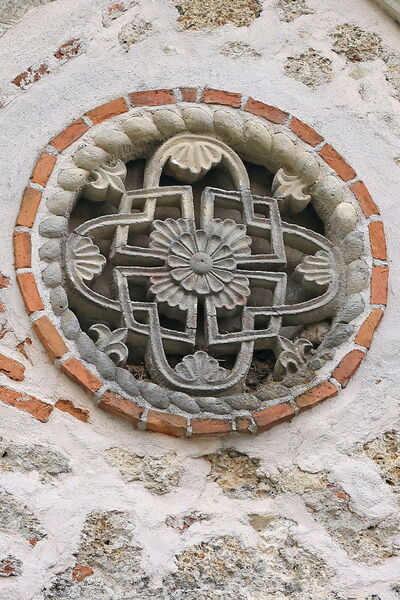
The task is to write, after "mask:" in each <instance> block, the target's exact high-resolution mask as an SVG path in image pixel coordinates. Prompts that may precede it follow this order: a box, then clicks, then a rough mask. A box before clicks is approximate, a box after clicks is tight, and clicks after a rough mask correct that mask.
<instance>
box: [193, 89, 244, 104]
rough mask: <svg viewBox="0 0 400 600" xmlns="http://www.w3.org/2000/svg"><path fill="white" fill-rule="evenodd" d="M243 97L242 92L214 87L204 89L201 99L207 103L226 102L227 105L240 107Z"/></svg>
mask: <svg viewBox="0 0 400 600" xmlns="http://www.w3.org/2000/svg"><path fill="white" fill-rule="evenodd" d="M241 99H242V95H241V94H236V93H234V92H225V91H223V90H212V89H206V90H204V92H203V94H202V96H201V101H202V102H206V103H207V104H224V105H226V106H233V107H234V108H240V102H241Z"/></svg>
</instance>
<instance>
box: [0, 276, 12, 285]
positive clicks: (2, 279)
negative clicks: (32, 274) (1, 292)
mask: <svg viewBox="0 0 400 600" xmlns="http://www.w3.org/2000/svg"><path fill="white" fill-rule="evenodd" d="M9 285H10V278H9V277H6V276H5V275H0V288H6V287H8V286H9Z"/></svg>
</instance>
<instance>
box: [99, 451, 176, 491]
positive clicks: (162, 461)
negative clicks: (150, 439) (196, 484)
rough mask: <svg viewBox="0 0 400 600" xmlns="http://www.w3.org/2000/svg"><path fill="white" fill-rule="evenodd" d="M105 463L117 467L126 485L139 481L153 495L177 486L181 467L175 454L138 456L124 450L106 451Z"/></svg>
mask: <svg viewBox="0 0 400 600" xmlns="http://www.w3.org/2000/svg"><path fill="white" fill-rule="evenodd" d="M105 456H106V459H107V461H108V462H109V463H110V464H111V465H113V466H115V467H117V468H118V469H119V471H120V473H121V476H122V479H123V480H124V481H125V482H126V483H130V482H131V481H141V482H142V483H143V485H144V487H145V488H146V489H148V490H149V491H150V492H152V493H154V494H167V493H168V492H170V491H171V490H172V488H174V487H176V486H178V485H179V482H180V479H181V476H182V473H183V467H182V463H181V461H180V460H179V459H178V458H177V456H176V454H174V453H170V454H166V455H164V456H161V457H160V458H158V457H152V456H148V455H146V456H139V455H138V454H135V453H134V452H131V451H129V450H126V449H124V448H110V449H109V450H107V451H106V455H105Z"/></svg>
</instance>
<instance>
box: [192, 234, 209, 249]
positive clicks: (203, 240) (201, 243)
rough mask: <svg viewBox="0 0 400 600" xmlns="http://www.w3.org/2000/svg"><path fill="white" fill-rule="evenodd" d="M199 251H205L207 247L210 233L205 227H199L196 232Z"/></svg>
mask: <svg viewBox="0 0 400 600" xmlns="http://www.w3.org/2000/svg"><path fill="white" fill-rule="evenodd" d="M194 236H195V240H196V248H197V252H205V251H206V248H207V242H208V235H207V233H206V232H205V231H204V229H198V230H197V231H196V233H195V234H194Z"/></svg>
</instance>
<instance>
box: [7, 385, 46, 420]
mask: <svg viewBox="0 0 400 600" xmlns="http://www.w3.org/2000/svg"><path fill="white" fill-rule="evenodd" d="M0 402H4V404H8V405H9V406H13V407H14V408H18V409H19V410H22V411H24V412H26V413H29V414H30V415H32V417H35V419H37V420H38V421H41V422H42V423H46V422H47V421H48V419H49V416H50V413H51V411H52V410H53V407H52V406H51V404H46V402H43V401H42V400H38V398H34V397H33V396H28V395H26V394H22V393H21V392H16V391H15V390H10V389H8V388H6V387H3V386H0Z"/></svg>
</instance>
